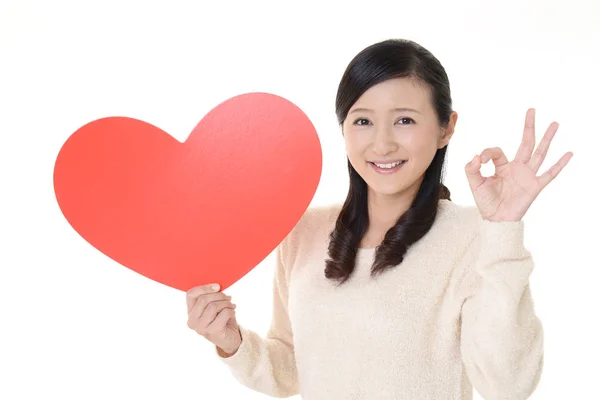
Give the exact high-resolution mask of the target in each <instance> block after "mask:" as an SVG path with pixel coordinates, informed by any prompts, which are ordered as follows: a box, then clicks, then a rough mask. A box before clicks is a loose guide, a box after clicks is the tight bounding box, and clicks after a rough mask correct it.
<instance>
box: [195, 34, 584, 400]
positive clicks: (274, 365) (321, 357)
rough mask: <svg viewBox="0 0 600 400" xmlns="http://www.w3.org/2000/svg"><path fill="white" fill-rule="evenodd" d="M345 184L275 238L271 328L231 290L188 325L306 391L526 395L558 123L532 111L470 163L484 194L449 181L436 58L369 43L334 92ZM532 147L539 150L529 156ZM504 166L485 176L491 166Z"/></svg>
mask: <svg viewBox="0 0 600 400" xmlns="http://www.w3.org/2000/svg"><path fill="white" fill-rule="evenodd" d="M336 111H337V116H338V119H339V122H340V125H341V127H342V132H343V135H344V139H345V143H346V150H347V153H348V169H349V172H350V190H349V193H348V196H347V199H346V201H345V203H344V204H343V206H341V207H338V206H330V207H324V208H310V209H309V210H308V211H307V212H306V213H305V215H304V216H303V217H302V219H301V220H300V222H299V223H298V224H297V225H296V227H295V228H294V229H293V231H292V232H291V233H290V234H289V235H288V237H287V238H286V239H285V240H284V241H283V242H282V243H281V245H280V246H279V247H278V249H277V255H278V265H277V269H276V275H275V284H274V310H273V322H272V326H271V328H270V330H269V333H268V335H267V337H266V338H264V339H263V338H261V337H260V336H259V335H257V334H256V333H255V332H253V331H251V330H248V329H246V328H244V327H240V326H239V325H238V324H237V322H236V319H235V313H234V308H235V305H233V304H232V302H231V298H230V297H229V296H226V295H225V294H223V293H221V292H219V291H218V288H217V289H211V288H210V286H203V287H197V288H194V289H191V290H190V291H189V292H188V295H187V303H188V314H189V319H188V326H189V327H190V328H191V329H193V330H195V331H196V332H198V333H199V334H200V335H202V336H204V337H206V338H207V339H208V340H210V341H211V342H212V343H213V344H215V345H216V347H217V353H218V355H219V358H220V359H221V360H222V361H223V362H224V363H225V364H227V365H228V366H229V368H230V369H231V371H232V372H233V375H234V376H235V377H236V378H237V379H238V380H239V381H240V382H241V383H243V384H244V385H246V386H248V387H250V388H252V389H254V390H256V391H259V392H262V393H265V394H268V395H271V396H274V397H288V396H292V395H295V394H300V395H301V396H302V398H303V399H305V400H317V399H327V400H337V399H344V400H346V399H369V400H374V399H410V400H415V399H444V400H447V399H471V398H472V391H473V387H474V388H475V389H476V390H477V391H478V392H479V393H480V394H481V395H482V396H483V397H484V398H486V399H525V398H527V397H529V396H530V394H531V393H532V392H533V390H534V389H535V387H536V385H537V383H538V381H539V379H540V374H541V371H542V365H543V331H542V325H541V323H540V321H539V319H538V318H537V316H536V314H535V311H534V306H533V301H532V297H531V292H530V288H529V275H530V274H531V272H532V269H533V262H532V259H531V256H530V254H529V253H528V251H527V250H526V249H525V248H524V245H523V222H522V218H523V215H524V214H525V212H526V211H527V209H528V208H529V206H530V205H531V203H532V202H533V200H534V199H535V198H536V197H537V195H538V194H539V193H540V191H541V190H542V189H543V188H544V187H545V186H546V185H547V184H548V183H549V182H550V181H551V180H552V179H553V178H554V177H556V175H557V174H558V173H559V172H560V171H561V170H562V168H563V167H564V166H565V165H566V164H567V162H568V161H569V159H570V157H571V156H572V153H567V154H565V155H564V156H563V157H562V158H561V159H560V160H559V161H558V162H557V163H556V164H555V165H554V166H553V167H552V168H551V169H550V170H549V171H548V172H546V173H544V174H542V175H540V176H536V175H537V172H538V169H539V168H540V165H541V164H542V161H543V160H544V158H545V155H546V151H547V150H548V147H549V145H550V142H551V140H552V137H553V136H554V134H555V132H556V130H557V129H558V124H556V123H553V124H551V125H550V127H549V128H548V130H547V132H546V134H545V136H544V138H543V139H542V141H541V142H540V144H539V146H538V147H537V149H536V150H535V152H533V150H534V147H535V137H534V110H533V109H531V110H529V111H528V112H527V115H526V120H525V130H524V135H523V141H522V143H521V146H520V148H519V150H518V153H517V155H516V158H515V159H514V160H512V161H508V160H507V158H506V156H505V155H504V154H503V152H502V150H500V149H499V148H489V149H486V150H484V151H483V152H482V153H481V154H479V155H476V156H475V157H474V158H473V159H472V160H471V161H470V162H469V163H468V164H467V165H466V167H465V172H466V175H467V178H468V181H469V184H470V188H471V190H472V192H473V195H474V198H475V203H476V207H462V206H458V205H455V204H453V203H452V202H451V201H450V194H449V191H448V189H447V188H446V187H445V186H444V185H443V184H442V169H443V165H444V159H445V155H446V149H447V145H448V142H449V140H450V138H451V137H452V134H453V132H454V128H455V125H456V120H457V113H456V112H454V111H452V101H451V96H450V87H449V82H448V77H447V76H446V73H445V71H444V68H443V67H442V66H441V65H440V63H439V61H438V60H437V59H436V58H435V57H434V56H433V55H432V54H431V53H430V52H429V51H427V50H426V49H424V48H423V47H421V46H419V45H418V44H416V43H414V42H411V41H408V40H388V41H383V42H381V43H377V44H374V45H372V46H369V47H367V48H366V49H364V50H363V51H361V52H360V53H359V54H358V55H357V56H356V57H355V58H354V59H353V60H352V62H351V63H350V65H349V66H348V68H347V70H346V71H345V73H344V76H343V77H342V80H341V82H340V85H339V90H338V94H337V100H336ZM532 153H533V154H532ZM490 160H492V161H493V163H494V165H495V168H496V174H495V175H494V176H492V177H489V178H484V177H482V176H481V174H480V172H479V171H480V167H481V164H482V163H486V162H488V161H490Z"/></svg>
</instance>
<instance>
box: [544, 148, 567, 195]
mask: <svg viewBox="0 0 600 400" xmlns="http://www.w3.org/2000/svg"><path fill="white" fill-rule="evenodd" d="M571 157H573V153H572V152H570V151H569V152H568V153H566V154H565V155H563V156H562V157H561V158H560V160H558V161H557V162H556V164H554V165H553V166H552V167H550V169H549V170H548V171H546V172H545V173H544V174H543V175H541V176H540V177H539V178H538V181H539V182H540V184H541V185H542V188H544V187H546V186H547V185H548V184H549V183H550V182H552V181H553V180H554V178H556V177H557V176H558V174H559V173H560V171H562V169H563V168H564V167H565V166H566V165H567V164H568V163H569V161H570V160H571Z"/></svg>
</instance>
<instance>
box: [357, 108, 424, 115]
mask: <svg viewBox="0 0 600 400" xmlns="http://www.w3.org/2000/svg"><path fill="white" fill-rule="evenodd" d="M390 111H400V112H404V111H411V112H415V113H417V114H421V112H420V111H419V110H415V109H414V108H408V107H398V108H392V109H391V110H390ZM355 112H373V110H371V109H370V108H363V107H360V108H355V109H353V110H352V111H350V114H352V113H355Z"/></svg>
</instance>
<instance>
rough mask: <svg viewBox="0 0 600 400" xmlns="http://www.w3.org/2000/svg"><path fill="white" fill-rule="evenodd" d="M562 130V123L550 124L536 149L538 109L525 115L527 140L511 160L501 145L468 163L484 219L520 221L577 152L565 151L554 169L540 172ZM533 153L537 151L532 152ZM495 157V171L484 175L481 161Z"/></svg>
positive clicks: (471, 180) (531, 110) (468, 170)
mask: <svg viewBox="0 0 600 400" xmlns="http://www.w3.org/2000/svg"><path fill="white" fill-rule="evenodd" d="M557 130H558V123H556V122H553V123H552V124H550V126H549V127H548V129H547V130H546V133H545V134H544V137H543V138H542V140H541V142H540V143H539V145H538V146H537V149H536V150H535V153H533V150H534V147H535V110H534V109H529V110H528V111H527V114H526V117H525V128H524V131H523V140H522V142H521V145H520V147H519V150H518V151H517V155H516V157H515V159H514V160H512V161H508V159H507V158H506V156H505V155H504V152H503V151H502V150H501V149H500V148H498V147H495V148H488V149H485V150H484V151H483V152H482V153H481V154H479V155H476V156H475V157H473V160H472V161H471V162H469V163H468V164H467V165H466V166H465V172H466V175H467V179H468V181H469V186H470V188H471V191H472V192H473V197H474V198H475V203H476V205H477V207H478V208H479V212H480V213H481V216H482V217H483V218H484V219H487V220H489V221H520V220H521V219H522V218H523V216H524V215H525V213H526V212H527V210H528V209H529V207H530V206H531V204H532V203H533V201H534V200H535V199H536V197H537V196H538V195H539V194H540V192H541V191H542V189H544V188H545V187H546V186H547V185H548V184H549V183H550V182H552V181H553V180H554V178H556V176H557V175H558V174H559V173H560V172H561V171H562V169H563V168H564V167H565V166H566V165H567V163H568V162H569V160H570V159H571V157H572V156H573V153H571V152H567V153H565V154H564V155H563V156H562V157H561V158H560V159H559V160H558V161H557V162H556V163H555V164H554V165H553V166H552V167H551V168H550V169H548V170H547V171H546V172H545V173H543V174H542V175H540V176H537V173H538V171H539V169H540V166H541V165H542V163H543V162H544V159H545V158H546V153H547V152H548V148H549V147H550V143H551V142H552V139H553V138H554V135H555V134H556V131H557ZM532 153H533V155H532ZM490 160H492V161H493V163H494V166H495V174H494V175H493V176H490V177H483V176H482V175H481V172H480V170H481V165H482V164H485V163H486V162H488V161H490Z"/></svg>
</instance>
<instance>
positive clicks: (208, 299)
mask: <svg viewBox="0 0 600 400" xmlns="http://www.w3.org/2000/svg"><path fill="white" fill-rule="evenodd" d="M223 300H231V296H228V295H226V294H225V293H222V292H217V293H209V294H205V295H203V296H200V297H198V299H197V300H196V303H194V306H193V307H192V309H191V311H190V312H189V313H188V315H189V318H190V319H197V318H200V316H201V315H202V313H203V312H204V309H205V308H206V307H208V306H209V304H210V303H212V302H215V301H223Z"/></svg>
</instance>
